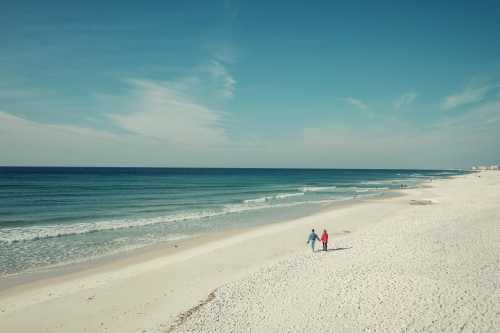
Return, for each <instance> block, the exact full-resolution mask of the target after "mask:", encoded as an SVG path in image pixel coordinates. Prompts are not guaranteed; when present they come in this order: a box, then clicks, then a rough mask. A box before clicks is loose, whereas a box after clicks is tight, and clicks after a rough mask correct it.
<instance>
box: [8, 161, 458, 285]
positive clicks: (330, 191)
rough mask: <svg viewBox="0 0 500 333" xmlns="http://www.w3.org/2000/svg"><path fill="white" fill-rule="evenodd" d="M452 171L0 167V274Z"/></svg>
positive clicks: (279, 215) (272, 216) (259, 220)
mask: <svg viewBox="0 0 500 333" xmlns="http://www.w3.org/2000/svg"><path fill="white" fill-rule="evenodd" d="M461 173H463V172H461V171H446V170H435V171H429V170H340V169H338V170H311V169H306V170H298V169H189V168H52V167H50V168H49V167H48V168H37V167H32V168H21V167H0V275H7V274H13V273H18V272H22V271H26V270H34V269H38V268H42V267H47V266H52V265H59V264H64V263H69V262H76V261H81V260H87V259H89V258H93V257H98V256H102V255H106V254H110V253H115V252H120V251H125V250H128V249H131V248H138V247H143V246H146V245H150V244H154V243H157V242H165V241H175V240H179V239H185V238H189V237H193V236H195V235H198V234H202V233H206V232H210V231H215V230H224V229H227V228H240V227H248V226H254V225H258V224H266V223H272V222H275V221H279V220H283V219H286V218H291V217H294V216H301V215H304V214H306V213H310V212H313V211H315V210H317V209H318V207H321V206H322V205H327V204H329V203H333V202H336V201H341V200H351V199H353V198H354V197H369V196H377V195H381V194H382V193H384V192H385V191H387V190H389V189H392V188H399V187H400V185H401V184H405V185H407V186H409V187H413V186H416V185H417V184H418V183H419V182H421V181H423V180H428V179H430V178H443V177H449V176H452V175H457V174H461Z"/></svg>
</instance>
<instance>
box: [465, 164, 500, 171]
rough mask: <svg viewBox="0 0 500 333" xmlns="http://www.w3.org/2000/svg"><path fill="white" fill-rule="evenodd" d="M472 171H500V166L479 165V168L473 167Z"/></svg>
mask: <svg viewBox="0 0 500 333" xmlns="http://www.w3.org/2000/svg"><path fill="white" fill-rule="evenodd" d="M472 170H474V171H477V170H480V171H482V170H500V165H479V166H473V167H472Z"/></svg>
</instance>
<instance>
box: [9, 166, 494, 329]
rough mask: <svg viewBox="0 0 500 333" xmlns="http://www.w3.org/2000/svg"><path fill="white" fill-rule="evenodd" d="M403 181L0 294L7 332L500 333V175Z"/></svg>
mask: <svg viewBox="0 0 500 333" xmlns="http://www.w3.org/2000/svg"><path fill="white" fill-rule="evenodd" d="M406 192H407V194H408V195H407V196H403V197H398V198H391V199H386V200H371V201H368V202H364V203H360V204H357V205H354V206H345V207H341V208H338V209H333V210H329V211H325V212H321V213H319V214H316V215H314V216H310V217H307V218H303V219H300V220H297V221H292V222H290V223H280V224H275V225H271V226H267V227H260V228H258V229H255V230H252V231H249V232H245V233H244V234H236V235H235V234H230V233H228V234H227V235H226V236H224V237H223V238H222V239H219V240H217V241H212V242H209V243H204V244H201V245H199V246H191V247H190V248H189V249H181V251H179V252H177V253H173V254H168V255H165V254H162V253H161V252H160V253H158V252H155V253H154V255H151V256H149V257H145V258H143V259H141V261H139V262H133V263H130V262H124V263H120V262H118V263H114V264H113V265H111V266H109V267H103V268H99V269H95V270H92V271H90V272H89V271H87V272H82V273H81V274H76V275H71V276H63V277H55V278H53V279H50V280H47V281H41V282H39V283H37V284H35V285H26V286H23V287H21V288H16V289H14V290H7V291H4V292H0V332H165V331H170V330H177V331H255V332H270V331H271V332H272V331H305V330H306V329H307V330H314V329H321V330H323V331H336V332H349V331H363V330H366V331H375V330H377V331H405V330H407V331H441V330H444V331H447V330H448V331H453V332H456V331H460V330H461V329H463V330H464V331H473V329H476V331H481V332H484V331H485V332H487V331H491V332H494V331H499V328H500V319H499V316H500V308H499V304H500V295H499V283H500V282H499V281H500V278H499V276H500V263H499V254H500V229H499V226H500V173H495V172H488V173H481V178H478V177H477V175H469V176H466V177H461V178H457V179H454V180H445V181H439V182H435V183H433V186H432V187H431V188H422V189H417V190H407V191H406ZM412 200H416V201H412ZM429 202H430V203H431V204H428V203H429ZM410 203H411V204H410ZM313 226H314V227H316V228H318V229H320V228H323V227H326V228H328V230H329V231H330V235H331V237H332V238H333V245H334V246H335V247H337V248H339V247H341V248H345V249H343V250H337V251H330V252H328V253H315V254H312V253H310V250H308V248H307V247H306V245H305V240H306V237H307V233H308V231H309V229H310V228H311V227H313ZM199 302H201V303H200V305H198V306H197V304H199ZM179 314H180V315H179Z"/></svg>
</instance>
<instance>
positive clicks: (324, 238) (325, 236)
mask: <svg viewBox="0 0 500 333" xmlns="http://www.w3.org/2000/svg"><path fill="white" fill-rule="evenodd" d="M321 242H322V243H323V251H328V232H326V230H323V234H322V235H321Z"/></svg>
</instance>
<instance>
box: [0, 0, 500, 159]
mask: <svg viewBox="0 0 500 333" xmlns="http://www.w3.org/2000/svg"><path fill="white" fill-rule="evenodd" d="M498 17H500V5H499V4H498V2H494V1H482V2H481V1H479V2H474V3H473V2H469V3H467V4H466V3H465V2H464V3H459V2H457V1H450V2H439V3H437V2H419V3H402V2H394V3H390V2H353V1H350V2H344V3H341V2H334V1H325V2H320V1H318V2H314V3H310V2H306V1H300V2H299V1H286V2H274V3H269V2H268V1H262V2H260V1H199V2H185V3H181V2H168V1H146V2H137V1H134V2H132V1H130V2H127V1H120V2H118V1H117V2H113V1H106V2H102V1H85V2H80V3H79V4H75V3H69V2H67V1H64V2H63V1H60V2H59V1H49V2H40V1H37V2H35V1H33V2H23V1H19V2H15V3H14V2H12V3H11V4H7V5H4V6H3V10H2V13H1V14H0V29H1V32H2V33H1V34H0V50H1V51H0V74H1V76H0V164H2V165H137V166H237V167H244V166H248V167H333V168H335V167H356V168H399V167H404V168H461V167H469V166H471V165H474V164H492V163H500V148H498V145H497V142H500V43H498V40H499V38H500V37H499V33H500V20H499V19H498Z"/></svg>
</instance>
